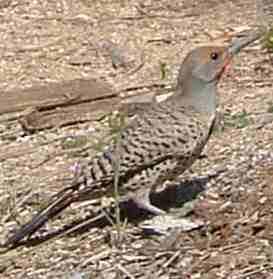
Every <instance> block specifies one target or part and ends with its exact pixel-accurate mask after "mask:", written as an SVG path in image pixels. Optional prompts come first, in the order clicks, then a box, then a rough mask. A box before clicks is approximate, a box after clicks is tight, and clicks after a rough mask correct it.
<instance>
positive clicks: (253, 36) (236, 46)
mask: <svg viewBox="0 0 273 279" xmlns="http://www.w3.org/2000/svg"><path fill="white" fill-rule="evenodd" d="M263 34H264V33H263V32H262V31H261V30H257V31H254V32H253V31H252V32H250V34H249V35H248V36H246V37H243V38H238V39H236V40H235V41H234V42H233V43H232V45H231V46H230V47H229V48H228V52H229V54H230V55H231V56H234V55H236V54H237V53H238V52H239V51H240V50H241V49H242V48H244V47H246V46H248V45H249V44H251V43H253V42H254V41H256V40H258V39H259V38H260V37H261V36H262V35H263Z"/></svg>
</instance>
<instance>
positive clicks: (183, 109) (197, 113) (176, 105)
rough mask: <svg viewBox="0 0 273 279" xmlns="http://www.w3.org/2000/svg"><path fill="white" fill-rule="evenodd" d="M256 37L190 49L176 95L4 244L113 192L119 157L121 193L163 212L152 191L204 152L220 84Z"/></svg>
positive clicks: (146, 114)
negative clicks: (67, 210) (73, 206)
mask: <svg viewBox="0 0 273 279" xmlns="http://www.w3.org/2000/svg"><path fill="white" fill-rule="evenodd" d="M256 39H257V36H253V35H252V36H249V37H247V38H244V39H242V40H238V41H236V42H234V43H233V44H232V45H230V46H228V47H226V46H200V47H197V48H195V49H193V50H192V51H191V52H189V54H188V55H187V56H186V57H185V59H184V61H183V62H182V64H181V67H180V70H179V73H178V80H177V85H176V87H175V89H174V92H173V94H172V95H171V96H169V97H168V98H167V99H166V100H164V101H162V102H160V103H157V102H154V103H152V104H151V105H150V106H147V108H145V109H143V111H142V112H141V113H140V114H137V115H136V116H135V118H134V119H133V120H132V121H131V122H130V123H129V124H128V125H127V126H126V127H124V128H123V129H122V131H121V132H120V137H119V140H118V141H116V142H113V143H112V144H110V145H109V146H108V147H107V148H106V149H105V150H104V151H103V152H102V153H101V154H98V155H96V156H95V157H93V158H90V160H89V161H88V162H87V164H85V165H82V166H81V167H80V168H79V171H78V172H77V174H76V175H75V179H74V181H73V182H72V183H71V184H70V185H69V186H67V187H65V188H64V189H63V190H61V191H60V192H59V193H57V194H56V195H54V196H53V197H52V198H51V200H50V201H49V203H48V205H47V206H46V207H45V208H43V209H41V210H40V211H39V212H38V213H37V214H36V215H34V217H33V218H31V220H30V221H29V222H27V223H26V224H24V225H22V226H21V227H20V228H19V229H18V230H17V231H15V232H14V233H13V234H12V235H11V236H10V237H8V239H7V241H6V243H5V245H6V246H12V245H16V244H17V243H18V242H20V241H21V240H22V239H23V238H25V237H26V236H30V235H32V234H33V233H34V232H36V231H37V230H38V229H39V228H41V227H42V226H43V225H44V224H45V223H46V222H47V221H48V220H49V219H51V218H53V217H55V216H56V215H58V214H60V213H61V212H62V211H63V210H64V209H65V208H66V207H68V206H69V205H71V204H72V203H75V202H80V201H81V200H83V199H84V200H86V199H94V198H98V197H103V196H109V195H112V194H113V192H114V181H115V165H116V162H117V158H118V162H119V168H118V171H119V173H118V177H119V181H118V183H119V192H120V195H121V196H122V197H123V196H125V197H126V198H127V199H129V200H132V201H133V202H134V203H135V204H136V206H137V207H139V208H141V209H144V210H146V211H147V212H149V213H151V214H154V215H161V214H165V213H166V212H165V211H164V210H162V209H160V208H159V207H156V206H155V205H153V204H152V203H151V201H150V194H151V193H153V192H155V190H156V188H157V187H158V186H159V185H162V183H164V182H165V181H171V180H174V179H175V178H177V177H178V176H179V175H181V174H182V173H183V172H184V171H185V170H187V169H188V168H189V167H190V166H191V165H192V164H193V163H194V161H195V160H196V159H197V158H198V157H199V156H200V154H201V152H202V150H203V148H204V146H205V145H206V143H207V142H208V140H209V138H210V136H211V133H212V128H213V125H214V121H215V117H216V107H217V103H218V96H217V85H218V83H219V81H220V79H221V77H222V75H223V73H224V72H225V69H226V68H227V66H228V65H229V64H230V62H231V60H232V58H233V57H234V55H236V54H237V53H238V52H239V51H240V50H241V49H242V48H243V47H245V46H247V45H248V44H250V43H251V42H253V41H255V40H256ZM117 147H118V152H116V150H117ZM117 154H118V155H117Z"/></svg>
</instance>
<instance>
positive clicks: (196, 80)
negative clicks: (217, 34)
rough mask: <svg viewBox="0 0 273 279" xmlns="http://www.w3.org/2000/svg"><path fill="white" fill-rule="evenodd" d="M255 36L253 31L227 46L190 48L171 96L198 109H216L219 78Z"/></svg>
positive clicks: (209, 111)
mask: <svg viewBox="0 0 273 279" xmlns="http://www.w3.org/2000/svg"><path fill="white" fill-rule="evenodd" d="M256 39H257V37H254V35H253V36H249V37H247V38H244V39H242V40H237V41H235V42H234V43H233V44H232V45H231V46H230V47H223V46H202V47H198V48H196V49H194V50H192V51H191V52H190V53H189V54H188V55H187V56H186V58H185V59H184V61H183V63H182V65H181V68H180V71H179V76H178V83H177V89H176V92H175V94H174V95H173V97H172V98H171V99H175V102H181V103H182V104H186V105H190V106H193V107H194V108H195V109H196V110H198V111H201V112H206V113H210V114H211V113H215V110H216V104H217V101H216V87H217V83H218V81H219V80H220V78H221V76H222V74H223V73H224V71H225V69H226V67H227V66H228V65H229V63H230V62H231V60H232V58H233V57H234V55H236V54H237V53H238V52H239V51H240V50H241V49H242V48H243V47H245V46H247V45H248V44H250V43H251V42H253V41H254V40H256Z"/></svg>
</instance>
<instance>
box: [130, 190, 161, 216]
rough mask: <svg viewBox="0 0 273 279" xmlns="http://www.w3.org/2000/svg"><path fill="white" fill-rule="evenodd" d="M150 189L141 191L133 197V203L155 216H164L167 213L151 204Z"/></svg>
mask: <svg viewBox="0 0 273 279" xmlns="http://www.w3.org/2000/svg"><path fill="white" fill-rule="evenodd" d="M150 192H151V191H150V189H147V190H141V191H139V192H137V193H136V194H135V195H134V196H133V197H132V200H133V202H134V203H135V204H136V205H137V206H138V207H139V208H141V209H144V210H146V211H148V212H150V213H152V214H154V215H162V214H165V213H166V212H165V211H164V210H162V209H160V208H158V207H156V206H154V205H152V204H151V201H150Z"/></svg>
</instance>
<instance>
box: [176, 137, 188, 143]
mask: <svg viewBox="0 0 273 279" xmlns="http://www.w3.org/2000/svg"><path fill="white" fill-rule="evenodd" d="M177 140H178V141H179V142H180V143H182V144H185V143H186V142H187V141H186V140H185V139H183V138H177Z"/></svg>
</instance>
